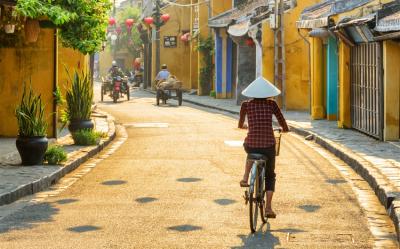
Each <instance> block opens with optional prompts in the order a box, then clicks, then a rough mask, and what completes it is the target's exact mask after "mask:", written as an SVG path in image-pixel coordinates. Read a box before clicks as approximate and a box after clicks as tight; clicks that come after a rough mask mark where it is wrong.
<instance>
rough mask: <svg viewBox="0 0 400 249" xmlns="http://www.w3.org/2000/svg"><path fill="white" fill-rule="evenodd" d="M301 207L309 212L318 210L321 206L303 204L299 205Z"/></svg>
mask: <svg viewBox="0 0 400 249" xmlns="http://www.w3.org/2000/svg"><path fill="white" fill-rule="evenodd" d="M299 208H301V209H303V210H304V211H306V212H308V213H313V212H316V211H318V210H319V209H320V208H321V206H320V205H302V206H299Z"/></svg>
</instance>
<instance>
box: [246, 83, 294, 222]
mask: <svg viewBox="0 0 400 249" xmlns="http://www.w3.org/2000/svg"><path fill="white" fill-rule="evenodd" d="M280 93H281V92H280V90H279V89H278V88H276V87H275V86H274V85H272V84H271V83H270V82H268V81H267V80H266V79H264V78H263V77H259V78H258V79H256V80H255V81H254V82H253V83H251V84H250V85H249V86H248V87H247V88H246V89H245V90H244V91H243V92H242V94H243V95H244V96H246V97H249V98H252V99H251V100H248V101H245V102H243V103H242V106H241V109H240V119H239V128H240V129H247V128H248V133H247V137H246V139H245V141H244V144H243V146H244V149H245V151H246V152H247V154H253V153H254V154H262V155H265V156H266V158H267V162H266V174H265V185H266V186H265V188H266V191H267V203H266V207H265V214H266V216H267V217H268V218H276V214H275V212H274V211H273V210H272V197H273V194H274V191H275V177H276V174H275V136H274V131H273V127H272V115H275V117H276V118H277V120H278V122H279V125H280V126H281V127H282V131H283V132H288V131H289V128H288V126H287V124H286V121H285V118H284V117H283V115H282V113H281V111H280V109H279V107H278V105H277V104H276V102H275V101H274V100H273V99H272V97H275V96H278V95H279V94H280ZM246 116H247V120H248V125H247V126H246V125H245V124H244V122H245V118H246ZM248 158H249V157H248ZM252 163H253V162H252V161H251V160H249V159H247V161H246V166H245V172H244V175H243V179H242V180H241V181H240V186H241V187H248V186H249V185H248V183H247V182H248V178H249V173H250V170H251V167H252Z"/></svg>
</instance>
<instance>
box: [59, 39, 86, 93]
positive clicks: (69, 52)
mask: <svg viewBox="0 0 400 249" xmlns="http://www.w3.org/2000/svg"><path fill="white" fill-rule="evenodd" d="M66 69H68V70H69V73H70V74H71V76H72V75H73V73H74V71H75V70H79V71H81V70H83V71H84V72H86V73H88V72H89V56H88V55H86V56H85V55H84V54H82V53H81V52H79V51H78V50H74V49H72V48H65V47H63V46H62V45H61V44H59V46H58V85H59V86H60V88H61V89H63V91H64V94H65V89H66V87H67V82H68V81H69V77H68V74H67V71H66Z"/></svg>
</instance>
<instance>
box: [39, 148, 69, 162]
mask: <svg viewBox="0 0 400 249" xmlns="http://www.w3.org/2000/svg"><path fill="white" fill-rule="evenodd" d="M44 160H45V161H47V163H48V164H50V165H57V164H61V163H62V162H65V161H66V160H67V153H66V152H65V151H64V149H63V148H62V147H61V146H59V145H53V146H50V147H49V148H48V149H47V151H46V154H44Z"/></svg>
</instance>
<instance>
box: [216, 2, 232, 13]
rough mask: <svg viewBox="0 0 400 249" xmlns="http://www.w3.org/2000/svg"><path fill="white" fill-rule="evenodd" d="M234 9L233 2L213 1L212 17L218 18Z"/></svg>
mask: <svg viewBox="0 0 400 249" xmlns="http://www.w3.org/2000/svg"><path fill="white" fill-rule="evenodd" d="M230 9H232V1H229V0H228V1H221V0H211V16H217V15H219V14H221V13H223V12H225V11H228V10H230Z"/></svg>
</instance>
